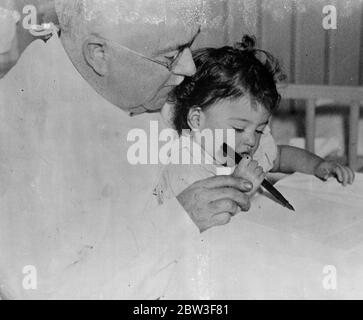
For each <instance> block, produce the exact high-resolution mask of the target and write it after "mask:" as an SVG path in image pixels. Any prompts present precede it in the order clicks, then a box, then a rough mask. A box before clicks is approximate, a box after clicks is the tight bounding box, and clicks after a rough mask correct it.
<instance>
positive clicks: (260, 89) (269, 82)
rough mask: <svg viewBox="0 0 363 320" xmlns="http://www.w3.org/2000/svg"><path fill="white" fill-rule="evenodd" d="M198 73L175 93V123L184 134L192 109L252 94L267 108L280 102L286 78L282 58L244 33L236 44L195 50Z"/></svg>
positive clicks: (272, 108) (270, 109)
mask: <svg viewBox="0 0 363 320" xmlns="http://www.w3.org/2000/svg"><path fill="white" fill-rule="evenodd" d="M193 58H194V62H195V65H196V68H197V71H196V74H195V75H194V76H192V77H189V78H186V79H185V80H184V81H183V82H182V83H181V84H180V85H179V86H178V87H176V88H175V89H174V91H173V92H172V94H171V100H172V101H173V102H174V103H175V105H176V107H175V112H174V126H175V129H176V130H177V131H178V133H179V134H181V132H182V130H183V129H189V126H188V123H187V117H188V112H189V110H190V109H191V108H193V107H196V106H198V107H200V108H202V110H203V109H206V108H208V107H209V106H211V105H212V104H214V103H216V102H218V101H220V100H223V99H230V100H234V99H238V98H241V97H242V96H244V95H246V94H249V95H250V96H251V97H252V98H254V99H256V101H257V102H259V103H261V104H262V105H263V106H264V107H265V108H266V109H267V110H269V111H271V112H272V111H273V110H274V109H276V107H277V106H278V104H279V101H280V95H279V93H278V91H277V88H276V83H277V81H278V80H282V79H283V78H284V76H283V74H282V73H281V69H280V66H279V63H278V61H277V60H276V59H275V58H274V57H273V56H272V55H271V54H270V53H268V52H266V51H263V50H260V49H255V38H252V37H250V36H248V35H245V36H243V38H242V42H240V43H237V44H236V45H235V46H234V47H230V46H225V47H222V48H203V49H199V50H196V51H194V52H193Z"/></svg>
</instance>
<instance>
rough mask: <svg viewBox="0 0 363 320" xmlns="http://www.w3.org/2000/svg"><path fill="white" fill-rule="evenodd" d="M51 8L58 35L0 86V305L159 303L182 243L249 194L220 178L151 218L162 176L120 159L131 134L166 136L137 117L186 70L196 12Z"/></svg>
mask: <svg viewBox="0 0 363 320" xmlns="http://www.w3.org/2000/svg"><path fill="white" fill-rule="evenodd" d="M56 8H57V13H58V18H59V22H60V26H61V38H60V39H59V38H58V36H57V35H56V34H55V35H54V36H53V37H52V38H51V39H50V40H49V41H48V42H47V43H46V44H45V43H43V42H42V41H40V40H38V41H35V42H33V43H32V44H31V45H30V46H29V47H28V48H27V50H26V51H25V52H24V53H23V55H22V57H21V58H20V60H19V61H18V63H17V65H16V66H15V67H14V68H13V69H12V70H11V71H10V72H9V73H8V74H7V75H6V77H5V78H3V79H2V80H1V83H0V89H1V90H0V101H1V106H0V117H1V123H2V125H1V129H0V139H1V143H0V159H1V160H0V181H1V185H0V208H1V211H0V291H1V295H2V296H3V297H6V298H70V299H72V298H116V299H119V298H128V299H132V298H150V299H156V298H159V297H161V296H163V295H164V293H165V290H166V288H167V286H168V283H169V282H170V280H171V279H172V275H173V272H174V270H175V266H176V265H177V264H178V261H179V259H180V258H182V256H183V252H184V251H185V247H186V246H188V243H189V242H193V241H198V240H199V234H200V231H204V230H206V229H208V228H211V227H213V226H217V225H221V224H225V223H227V222H229V220H230V218H231V216H232V215H234V214H235V213H236V211H237V209H238V208H242V209H243V210H248V207H249V202H248V199H247V197H245V195H244V193H243V192H245V191H248V190H249V188H250V184H249V183H248V182H246V181H244V180H242V179H237V178H232V177H227V176H220V177H216V178H213V179H208V180H205V181H200V182H198V183H195V184H194V185H192V186H191V187H189V188H188V189H186V190H185V191H184V192H183V193H182V194H180V195H179V196H178V200H179V201H177V199H172V200H170V201H169V202H167V203H165V204H164V205H163V206H161V207H159V208H158V209H157V210H152V209H150V208H151V207H152V206H151V203H152V202H153V195H152V193H153V186H154V183H155V181H156V179H157V177H158V172H159V168H158V166H157V165H137V166H133V165H131V164H130V163H129V162H128V159H127V157H126V154H127V149H128V147H129V143H128V142H127V135H128V132H129V131H130V130H132V129H134V128H140V129H145V130H146V129H147V128H148V127H149V123H150V121H151V120H153V121H159V125H160V128H162V127H163V123H164V119H163V118H162V116H161V115H160V114H159V113H146V112H145V111H155V110H159V109H161V107H162V106H163V105H164V103H165V101H166V98H167V95H168V93H169V92H170V91H171V90H172V88H173V87H174V86H176V85H178V84H179V83H180V82H181V81H183V79H184V77H185V76H190V75H192V74H193V73H194V72H195V66H194V63H193V60H192V57H191V52H190V46H191V44H192V41H193V40H194V39H195V37H196V35H197V33H198V21H196V20H195V19H196V17H197V16H198V12H201V11H200V10H201V6H200V3H199V2H198V1H197V0H196V1H195V2H193V1H192V2H191V1H169V0H168V1H157V0H155V1H140V0H139V1H135V0H113V1H93V0H78V1H74V0H59V1H56ZM130 113H131V114H133V115H134V116H133V117H130V116H129V114H130ZM183 207H184V209H183Z"/></svg>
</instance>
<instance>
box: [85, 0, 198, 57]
mask: <svg viewBox="0 0 363 320" xmlns="http://www.w3.org/2000/svg"><path fill="white" fill-rule="evenodd" d="M82 5H83V11H84V18H85V19H86V20H88V23H89V24H90V25H91V29H92V23H93V22H94V23H97V20H99V19H102V20H103V21H102V23H101V24H102V25H103V30H102V31H103V32H102V33H103V34H102V35H103V36H105V37H108V38H112V40H114V41H118V42H120V43H121V44H123V45H125V46H129V47H131V48H132V49H134V50H147V51H157V50H162V49H164V48H167V47H171V48H173V47H175V46H176V45H182V44H185V43H187V42H188V41H189V40H190V39H191V37H192V36H193V35H194V34H195V32H196V31H197V29H198V26H199V25H200V24H201V22H202V21H203V15H204V12H203V2H202V1H201V0H98V1H96V0H83V2H82ZM98 22H99V21H98Z"/></svg>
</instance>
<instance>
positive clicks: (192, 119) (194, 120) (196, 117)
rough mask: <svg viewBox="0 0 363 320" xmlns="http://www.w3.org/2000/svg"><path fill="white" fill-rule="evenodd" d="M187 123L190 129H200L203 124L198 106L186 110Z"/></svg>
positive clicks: (201, 113) (202, 117) (202, 116)
mask: <svg viewBox="0 0 363 320" xmlns="http://www.w3.org/2000/svg"><path fill="white" fill-rule="evenodd" d="M188 125H189V128H190V129H192V130H202V129H203V126H204V114H203V112H202V109H201V108H199V107H193V108H191V109H190V110H189V112H188Z"/></svg>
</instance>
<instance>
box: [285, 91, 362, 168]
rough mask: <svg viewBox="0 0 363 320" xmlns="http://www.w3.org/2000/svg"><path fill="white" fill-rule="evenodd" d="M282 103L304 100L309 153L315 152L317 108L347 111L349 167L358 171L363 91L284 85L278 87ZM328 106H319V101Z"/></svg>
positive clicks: (320, 104)
mask: <svg viewBox="0 0 363 320" xmlns="http://www.w3.org/2000/svg"><path fill="white" fill-rule="evenodd" d="M279 91H280V93H281V96H282V99H292V100H304V101H305V102H306V103H305V126H306V130H305V132H306V134H305V138H306V149H307V150H309V151H311V152H314V139H315V116H316V108H318V107H320V106H326V105H327V104H329V105H332V104H334V106H335V105H336V106H339V107H345V108H346V107H348V108H349V109H350V113H349V132H348V141H349V143H348V153H347V158H348V165H349V166H350V167H351V168H352V169H354V170H357V169H358V167H359V166H360V164H359V161H358V154H357V153H358V129H359V128H358V125H359V115H360V107H361V106H362V105H363V87H344V86H324V85H295V84H289V85H281V86H280V87H279ZM323 100H324V101H326V102H328V103H317V102H318V101H323Z"/></svg>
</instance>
